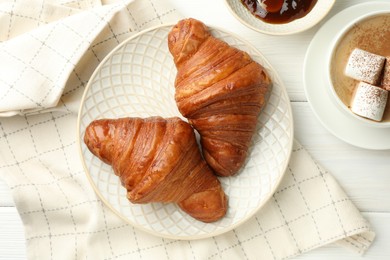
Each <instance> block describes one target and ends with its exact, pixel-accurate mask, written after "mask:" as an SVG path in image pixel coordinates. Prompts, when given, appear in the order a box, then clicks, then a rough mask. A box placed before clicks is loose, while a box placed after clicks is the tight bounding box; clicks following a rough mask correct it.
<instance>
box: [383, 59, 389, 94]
mask: <svg viewBox="0 0 390 260" xmlns="http://www.w3.org/2000/svg"><path fill="white" fill-rule="evenodd" d="M381 86H382V88H384V89H386V90H389V91H390V56H388V57H386V63H385V68H384V70H383V78H382V84H381Z"/></svg>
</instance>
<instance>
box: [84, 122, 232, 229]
mask: <svg viewBox="0 0 390 260" xmlns="http://www.w3.org/2000/svg"><path fill="white" fill-rule="evenodd" d="M84 142H85V144H86V145H87V147H88V148H89V150H90V151H91V152H92V153H93V154H94V155H96V156H97V157H99V158H100V159H101V160H102V161H104V162H105V163H107V164H110V165H111V166H112V168H113V170H114V172H115V174H116V175H118V176H119V178H120V180H121V183H122V185H123V186H124V187H125V188H126V189H127V198H128V199H129V200H130V201H131V202H132V203H148V202H175V203H178V205H179V206H180V208H181V209H182V210H184V211H185V212H187V213H188V214H189V215H191V216H192V217H194V218H196V219H198V220H201V221H204V222H212V221H216V220H218V219H220V218H221V217H223V216H224V215H225V213H226V210H227V198H226V195H225V193H224V192H223V190H222V187H221V185H220V182H219V181H218V179H217V177H216V176H215V175H214V174H213V172H212V170H211V169H210V168H209V167H208V165H207V164H206V162H205V161H204V160H203V158H202V157H201V154H200V150H199V148H198V144H197V143H196V139H195V133H194V131H193V129H192V127H191V126H190V125H189V124H188V123H186V122H184V121H182V120H181V119H179V118H169V119H163V118H161V117H150V118H147V119H141V118H120V119H101V120H95V121H93V122H92V123H90V124H89V126H88V127H87V129H86V131H85V136H84Z"/></svg>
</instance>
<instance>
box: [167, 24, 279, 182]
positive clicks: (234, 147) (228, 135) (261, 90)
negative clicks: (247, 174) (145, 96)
mask: <svg viewBox="0 0 390 260" xmlns="http://www.w3.org/2000/svg"><path fill="white" fill-rule="evenodd" d="M168 47H169V50H170V52H171V54H172V56H173V58H174V62H175V64H176V68H177V76H176V80H175V100H176V103H177V106H178V108H179V111H180V112H181V114H182V115H183V116H185V117H186V118H188V120H189V122H190V123H191V125H192V126H193V127H194V128H195V129H196V130H197V131H198V132H199V134H200V136H201V145H202V149H203V154H204V157H205V159H206V161H207V163H208V164H209V165H210V166H211V167H212V168H213V170H214V171H215V172H216V173H217V174H219V175H221V176H230V175H234V174H235V173H237V172H238V171H239V169H240V168H241V167H242V165H243V163H244V162H245V159H246V157H247V154H248V149H249V146H250V143H251V139H252V136H253V135H254V132H255V129H256V124H257V118H258V116H259V114H260V111H261V110H262V108H263V107H264V106H265V104H266V102H267V98H268V96H269V93H270V89H271V80H270V78H269V77H268V75H267V73H266V71H265V69H264V68H263V67H262V66H261V65H260V64H258V63H256V62H255V61H253V60H252V58H251V57H250V56H249V55H248V54H247V53H246V52H244V51H241V50H238V49H236V48H234V47H231V46H229V45H228V44H227V43H225V42H223V41H221V40H219V39H217V38H215V37H214V36H212V35H211V34H210V32H209V30H208V28H207V27H206V26H205V25H204V24H203V23H202V22H200V21H198V20H195V19H191V18H190V19H184V20H181V21H179V22H178V23H177V24H176V25H175V26H174V27H173V28H172V30H171V31H170V33H169V35H168Z"/></svg>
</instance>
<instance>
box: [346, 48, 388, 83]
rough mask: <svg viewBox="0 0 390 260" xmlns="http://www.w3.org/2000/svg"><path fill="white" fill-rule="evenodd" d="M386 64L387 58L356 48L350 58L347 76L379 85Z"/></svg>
mask: <svg viewBox="0 0 390 260" xmlns="http://www.w3.org/2000/svg"><path fill="white" fill-rule="evenodd" d="M384 63H385V57H383V56H380V55H376V54H373V53H370V52H367V51H364V50H361V49H358V48H356V49H354V50H353V51H352V53H351V55H350V56H349V59H348V63H347V67H346V68H345V75H347V76H349V77H351V78H353V79H356V80H359V81H363V82H366V83H370V84H372V85H377V83H379V82H378V81H379V77H380V76H381V73H382V69H383V65H384Z"/></svg>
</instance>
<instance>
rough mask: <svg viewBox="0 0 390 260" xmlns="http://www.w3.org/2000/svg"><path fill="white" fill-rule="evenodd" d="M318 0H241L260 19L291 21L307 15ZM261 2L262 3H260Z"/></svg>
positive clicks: (273, 21) (266, 20)
mask: <svg viewBox="0 0 390 260" xmlns="http://www.w3.org/2000/svg"><path fill="white" fill-rule="evenodd" d="M317 1H318V0H258V1H256V0H241V3H242V4H243V5H244V6H245V7H246V8H247V9H248V10H249V11H250V12H251V13H252V14H253V15H254V16H256V17H257V18H259V19H260V20H262V21H264V22H267V23H273V24H283V23H289V22H291V21H294V20H296V19H299V18H302V17H304V16H305V15H307V14H308V13H309V12H310V11H311V10H312V9H313V7H314V6H315V4H316V3H317ZM259 2H261V3H262V4H260V3H259Z"/></svg>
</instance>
